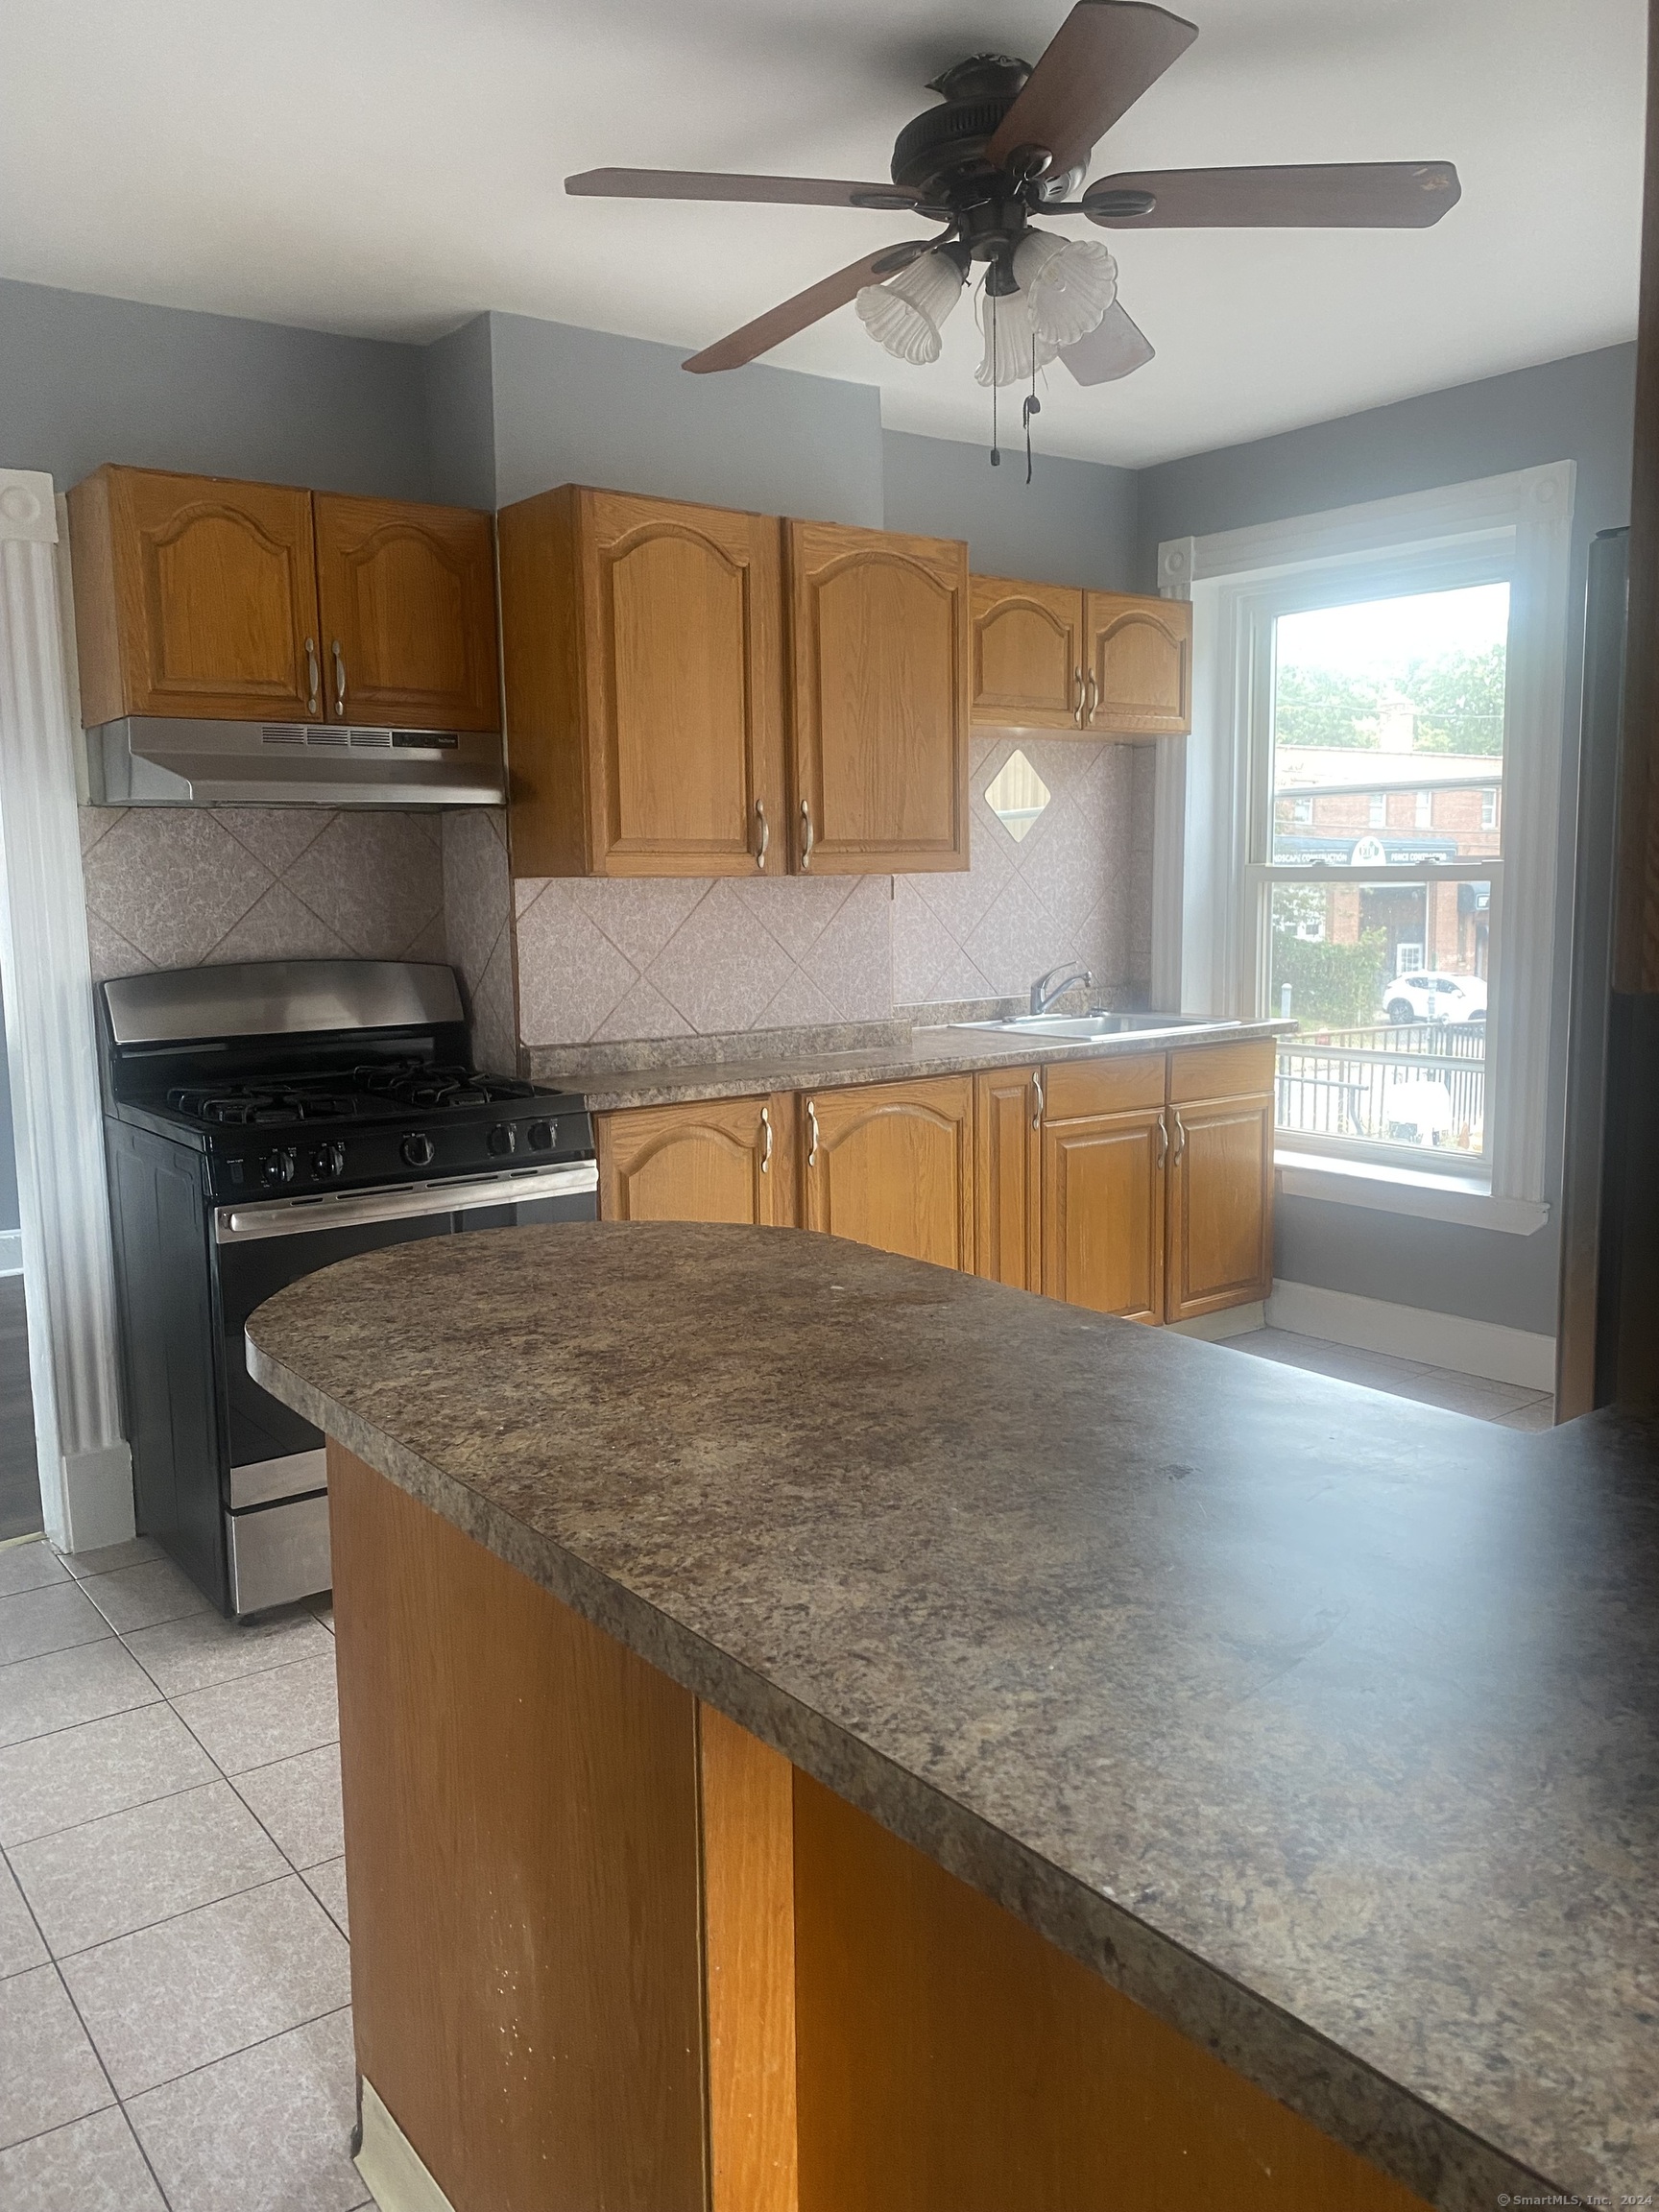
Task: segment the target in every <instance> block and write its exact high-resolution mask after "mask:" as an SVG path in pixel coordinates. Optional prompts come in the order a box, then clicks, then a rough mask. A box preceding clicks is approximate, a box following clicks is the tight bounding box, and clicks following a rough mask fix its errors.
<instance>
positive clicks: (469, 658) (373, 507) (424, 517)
mask: <svg viewBox="0 0 1659 2212" xmlns="http://www.w3.org/2000/svg"><path fill="white" fill-rule="evenodd" d="M315 504H316V527H317V576H318V585H319V589H320V593H321V598H322V608H321V613H322V622H323V638H322V642H323V657H324V671H323V672H324V695H325V704H326V713H327V718H328V720H329V721H331V722H355V723H392V724H394V725H396V724H399V723H401V724H405V725H407V726H408V727H409V728H411V729H417V730H498V729H499V728H500V727H501V706H500V677H499V664H498V661H497V658H496V651H495V546H494V536H493V530H492V526H491V518H490V517H489V516H488V515H484V514H480V513H477V512H476V511H475V510H473V509H471V508H468V507H411V506H406V505H404V504H402V503H401V502H399V501H397V500H391V499H351V498H346V497H344V496H342V495H341V494H339V493H332V492H319V493H316V495H315Z"/></svg>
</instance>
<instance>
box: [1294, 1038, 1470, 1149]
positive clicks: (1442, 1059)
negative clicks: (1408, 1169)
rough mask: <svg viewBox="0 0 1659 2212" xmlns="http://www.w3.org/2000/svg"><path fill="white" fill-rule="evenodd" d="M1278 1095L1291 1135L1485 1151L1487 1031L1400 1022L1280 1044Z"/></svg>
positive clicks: (1297, 1039) (1295, 1039) (1296, 1039)
mask: <svg viewBox="0 0 1659 2212" xmlns="http://www.w3.org/2000/svg"><path fill="white" fill-rule="evenodd" d="M1278 1094H1279V1095H1278V1123H1279V1128H1280V1130H1281V1131H1282V1132H1284V1133H1285V1134H1286V1135H1298V1136H1318V1137H1338V1138H1340V1137H1346V1138H1351V1139H1356V1140H1358V1141H1361V1142H1365V1143H1370V1144H1407V1145H1418V1146H1423V1147H1434V1148H1436V1149H1438V1150H1442V1151H1445V1150H1452V1151H1457V1152H1466V1153H1479V1152H1481V1151H1482V1150H1483V1149H1484V1146H1485V1124H1486V1032H1485V1029H1484V1027H1482V1026H1479V1025H1477V1024H1473V1023H1464V1022H1458V1023H1446V1022H1380V1023H1377V1024H1375V1025H1374V1026H1372V1027H1369V1028H1363V1029H1322V1030H1310V1031H1304V1032H1303V1034H1302V1035H1300V1036H1298V1037H1285V1038H1281V1039H1280V1043H1279V1079H1278Z"/></svg>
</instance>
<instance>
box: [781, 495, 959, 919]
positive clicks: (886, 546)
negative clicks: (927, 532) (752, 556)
mask: <svg viewBox="0 0 1659 2212" xmlns="http://www.w3.org/2000/svg"><path fill="white" fill-rule="evenodd" d="M788 527H789V606H790V664H791V669H790V680H791V693H792V708H793V711H792V728H791V736H792V743H793V752H794V779H795V780H794V789H793V794H792V797H791V802H790V804H791V807H792V815H791V829H792V830H793V833H794V837H793V841H794V853H795V861H796V865H797V867H799V868H802V869H810V870H812V871H815V872H816V873H819V874H822V875H827V876H828V875H839V876H847V875H887V874H890V873H895V872H897V873H901V874H916V873H923V872H926V871H930V870H934V869H943V868H966V867H967V865H968V721H969V713H968V628H969V600H968V548H967V547H966V546H965V545H959V544H957V543H955V542H954V541H952V540H950V539H942V538H903V537H899V536H897V535H895V534H894V533H893V532H891V531H884V530H854V529H848V528H845V527H843V526H841V525H839V524H836V523H829V522H791V523H790V524H789V526H788Z"/></svg>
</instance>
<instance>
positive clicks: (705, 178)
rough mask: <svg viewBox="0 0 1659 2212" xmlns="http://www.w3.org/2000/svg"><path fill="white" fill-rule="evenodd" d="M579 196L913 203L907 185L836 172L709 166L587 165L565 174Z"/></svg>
mask: <svg viewBox="0 0 1659 2212" xmlns="http://www.w3.org/2000/svg"><path fill="white" fill-rule="evenodd" d="M565 191H566V192H569V193H571V194H573V195H574V196H575V197H576V198H578V199H597V200H746V201H752V202H756V203H757V204H761V205H764V206H772V207H886V208H890V209H892V208H899V209H903V208H909V207H914V206H915V204H916V195H915V193H914V192H907V191H906V190H905V189H904V187H903V186H902V184H855V183H849V182H847V181H846V180H844V179H841V178H836V177H726V176H722V175H720V174H719V173H718V172H717V171H714V170H710V169H585V170H583V172H582V174H581V175H580V176H579V177H566V178H565Z"/></svg>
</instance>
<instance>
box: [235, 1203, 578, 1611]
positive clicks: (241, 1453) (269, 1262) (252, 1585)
mask: <svg viewBox="0 0 1659 2212" xmlns="http://www.w3.org/2000/svg"><path fill="white" fill-rule="evenodd" d="M598 1188H599V1174H598V1169H597V1168H596V1166H594V1164H593V1163H592V1161H590V1160H584V1161H576V1162H572V1163H570V1164H569V1165H566V1166H558V1167H541V1168H530V1169H526V1170H524V1171H523V1172H522V1173H519V1174H516V1175H488V1176H474V1177H469V1178H457V1179H456V1180H455V1181H453V1182H447V1183H427V1184H422V1185H420V1186H418V1187H414V1188H410V1187H402V1188H398V1189H396V1190H342V1191H332V1192H329V1193H328V1194H326V1195H325V1196H323V1197H319V1198H274V1199H268V1200H263V1201H260V1200H254V1201H252V1202H251V1203H250V1204H248V1205H246V1206H221V1207H219V1208H218V1209H217V1211H216V1212H215V1214H214V1215H213V1246H214V1262H215V1273H216V1276H217V1291H218V1306H219V1315H220V1327H221V1331H222V1335H223V1349H224V1374H225V1394H226V1402H227V1410H228V1419H229V1444H230V1466H229V1478H228V1494H227V1495H226V1497H225V1499H224V1501H223V1503H224V1509H225V1526H226V1550H227V1553H228V1561H229V1583H230V1589H229V1598H230V1609H231V1611H232V1612H234V1613H256V1612H261V1611H263V1610H264V1609H265V1608H266V1607H267V1606H271V1605H284V1604H288V1603H290V1602H291V1601H292V1600H293V1599H297V1598H305V1597H309V1596H311V1595H312V1594H314V1593H315V1592H318V1591H323V1590H326V1589H327V1588H328V1586H329V1563H328V1491H327V1477H326V1474H325V1462H324V1452H323V1438H322V1435H321V1434H320V1432H319V1431H317V1430H315V1429H314V1428H312V1426H311V1424H310V1423H309V1422H308V1421H302V1420H301V1418H300V1416H299V1414H298V1413H295V1412H293V1411H291V1410H290V1408H289V1407H286V1406H284V1405H282V1404H281V1403H280V1401H279V1400H277V1399H276V1398H273V1397H272V1396H271V1394H270V1392H269V1391H268V1390H262V1389H261V1388H260V1387H259V1385H258V1383H255V1382H254V1380H253V1378H252V1376H251V1375H250V1374H249V1372H248V1360H247V1350H246V1345H245V1343H244V1340H243V1333H244V1331H245V1330H246V1328H247V1326H248V1317H249V1315H250V1314H251V1313H252V1312H253V1311H254V1310H255V1309H256V1308H257V1307H260V1306H262V1305H263V1304H264V1303H265V1301H266V1299H267V1298H273V1297H275V1296H276V1292H277V1291H278V1290H280V1289H282V1288H284V1287H285V1286H287V1285H288V1284H290V1283H297V1282H299V1280H300V1279H301V1276H304V1275H314V1274H315V1273H316V1272H317V1270H318V1269H319V1268H320V1267H328V1266H332V1264H333V1263H334V1262H335V1261H336V1260H347V1259H349V1258H350V1257H351V1256H352V1255H353V1254H354V1253H358V1252H375V1251H378V1250H380V1249H381V1248H382V1247H383V1246H384V1245H388V1244H406V1243H412V1242H414V1241H415V1240H416V1239H417V1238H424V1237H451V1236H456V1235H459V1234H464V1233H465V1232H467V1231H469V1230H473V1229H510V1228H516V1227H519V1226H522V1225H523V1224H525V1223H528V1222H533V1221H591V1220H592V1219H593V1217H594V1214H595V1213H596V1212H597V1210H598V1202H597V1196H596V1193H597V1191H598Z"/></svg>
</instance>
